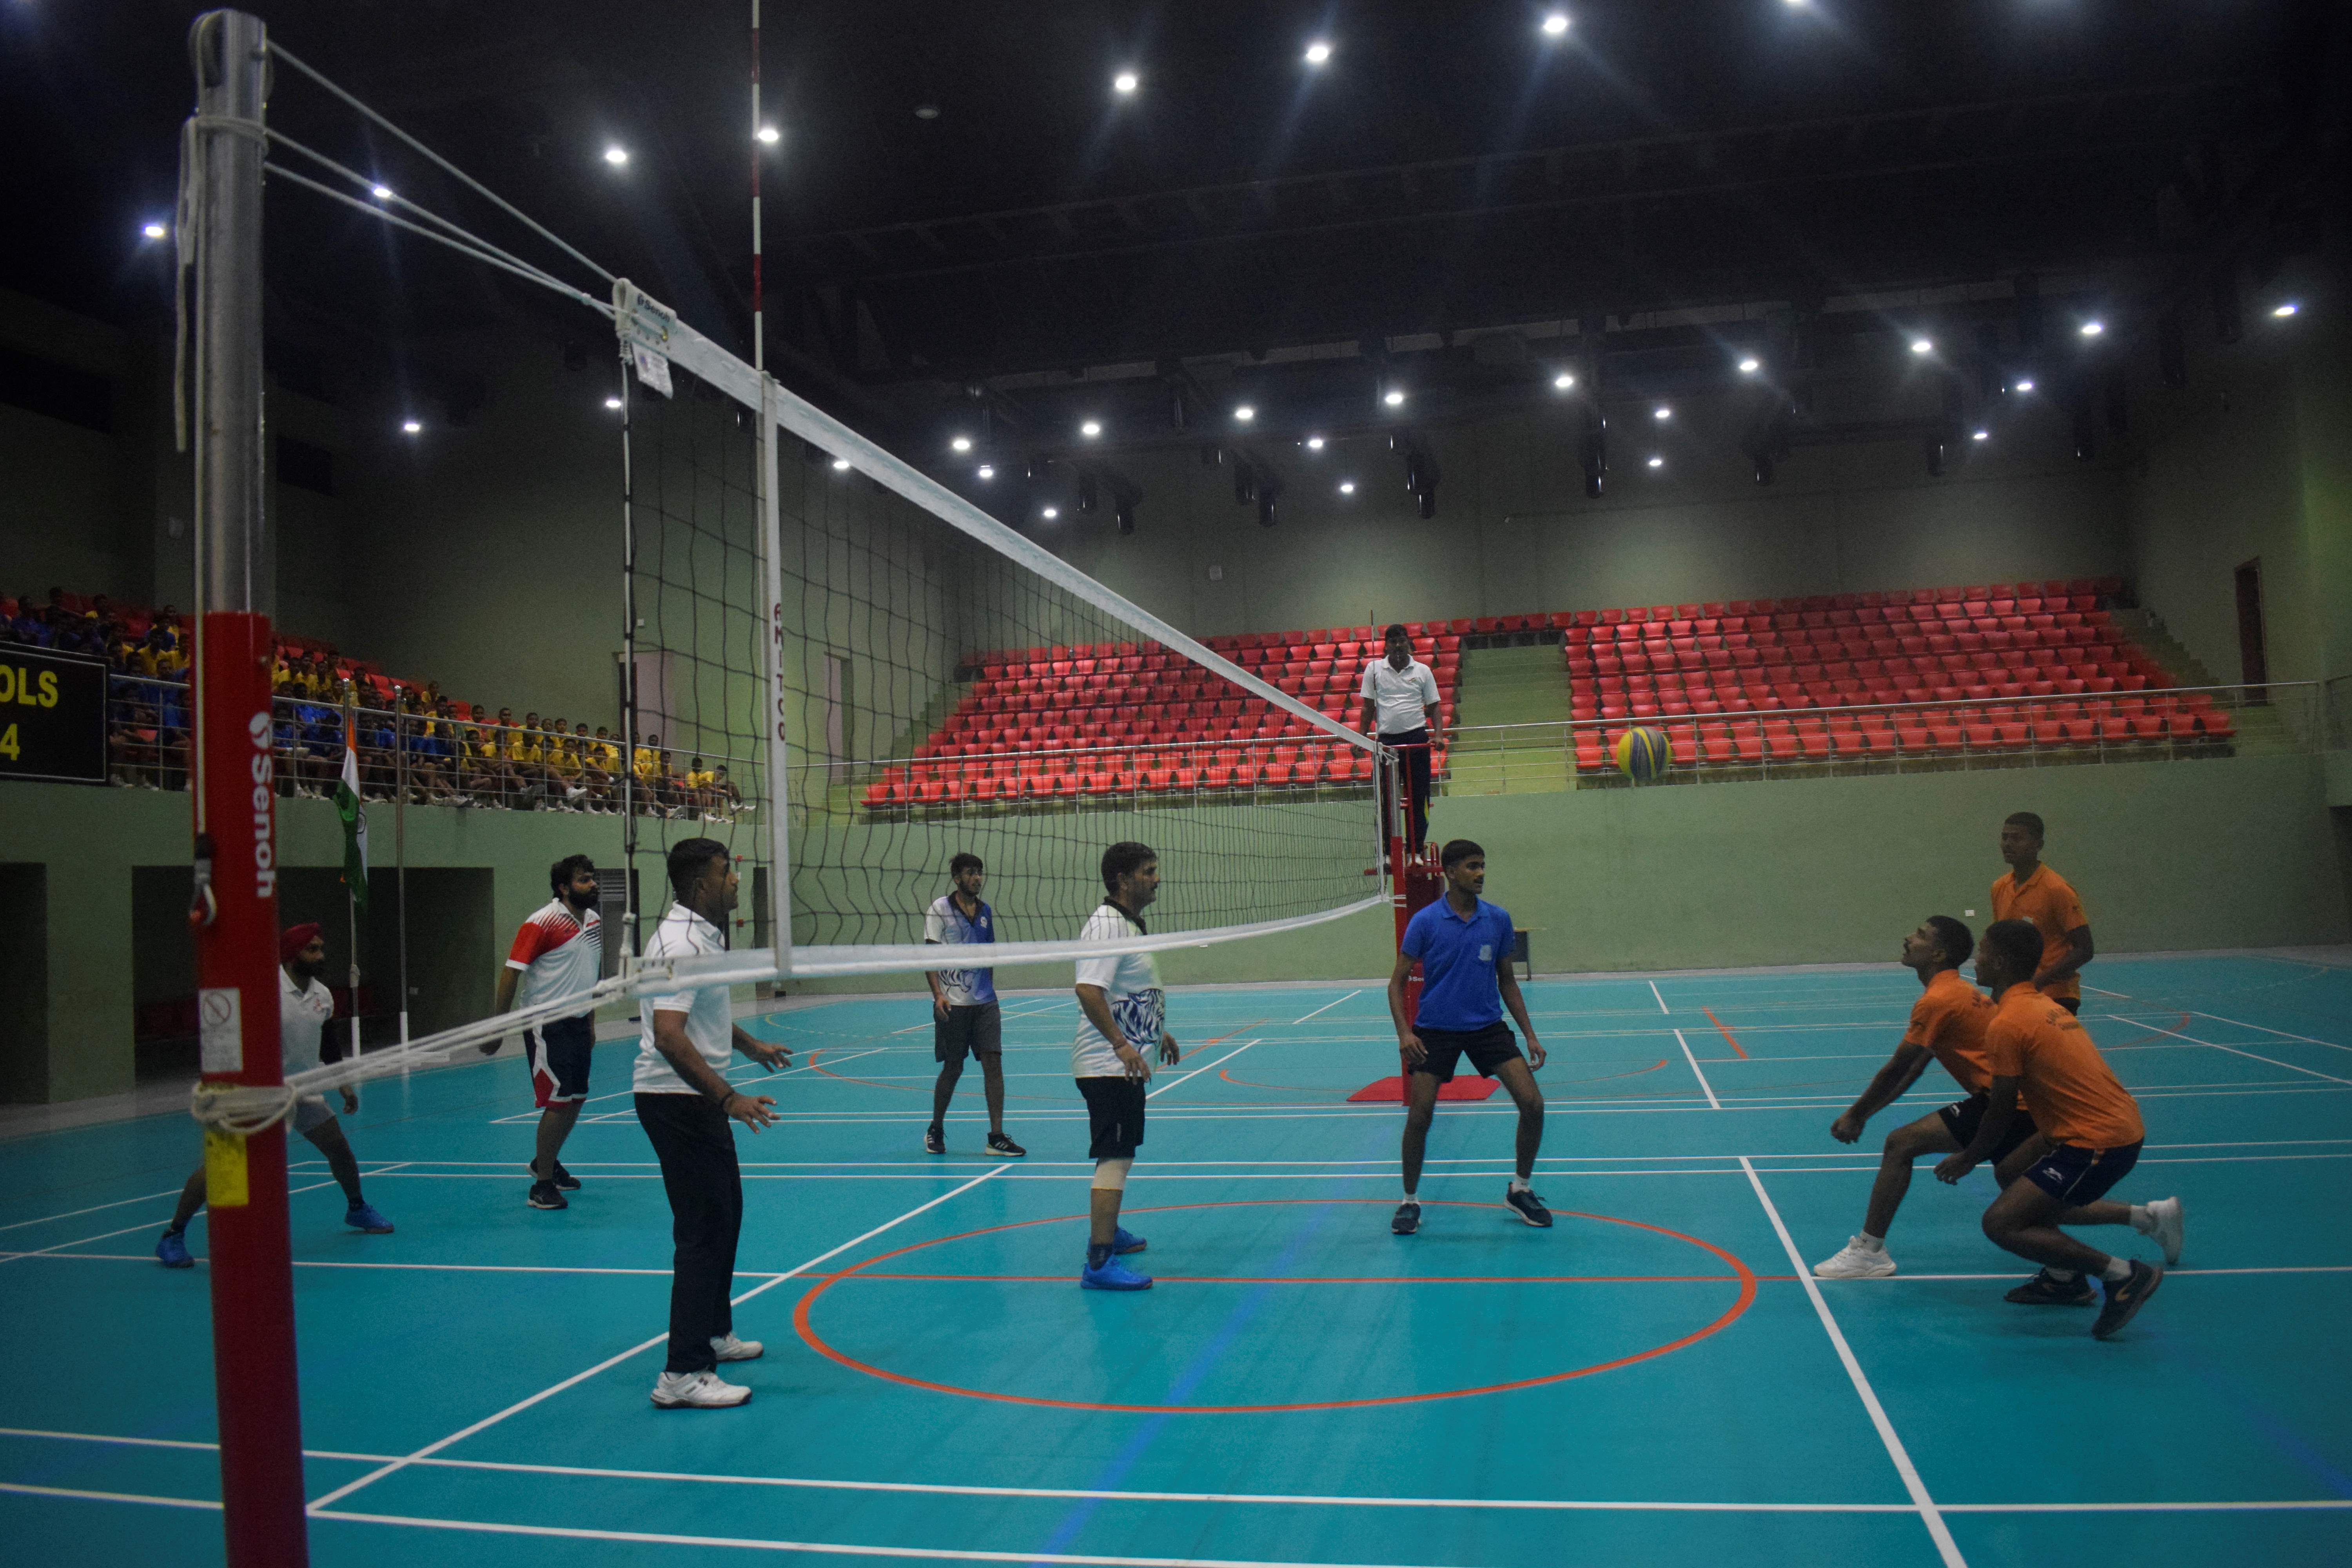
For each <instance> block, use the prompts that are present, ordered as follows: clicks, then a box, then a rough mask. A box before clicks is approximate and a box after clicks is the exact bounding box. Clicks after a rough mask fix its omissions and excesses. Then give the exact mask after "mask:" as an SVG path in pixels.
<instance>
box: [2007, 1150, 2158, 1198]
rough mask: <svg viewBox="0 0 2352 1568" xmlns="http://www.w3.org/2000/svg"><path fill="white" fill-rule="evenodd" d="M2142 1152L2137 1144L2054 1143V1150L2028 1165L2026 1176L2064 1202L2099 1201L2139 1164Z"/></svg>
mask: <svg viewBox="0 0 2352 1568" xmlns="http://www.w3.org/2000/svg"><path fill="white" fill-rule="evenodd" d="M2139 1151H2140V1146H2139V1145H2138V1144H2137V1143H2126V1144H2125V1145H2124V1146H2123V1147H2122V1148H2120V1149H2081V1148H2077V1147H2075V1146H2074V1144H2072V1143H2053V1144H2052V1145H2051V1146H2050V1152H2048V1153H2047V1154H2044V1155H2042V1158H2041V1159H2039V1160H2036V1161H2035V1162H2034V1163H2032V1164H2031V1165H2029V1166H2027V1167H2026V1169H2025V1179H2026V1180H2027V1181H2029V1182H2032V1184H2034V1185H2035V1186H2037V1187H2040V1188H2041V1189H2042V1191H2043V1192H2045V1193H2048V1194H2050V1195H2051V1196H2052V1197H2053V1198H2056V1199H2057V1200H2058V1201H2059V1202H2060V1203H2062V1204H2069V1205H2082V1204H2095V1203H2096V1202H2098V1201H2099V1200H2100V1199H2101V1198H2103V1197H2105V1196H2106V1195H2107V1189H2108V1188H2110V1187H2112V1186H2114V1185H2115V1184H2116V1183H2117V1182H2120V1181H2122V1180H2123V1179H2124V1177H2125V1175H2126V1174H2127V1173H2129V1172H2130V1170H2131V1168H2132V1167H2133V1166H2134V1165H2137V1164H2138V1163H2139Z"/></svg>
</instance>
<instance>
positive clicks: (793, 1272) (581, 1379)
mask: <svg viewBox="0 0 2352 1568" xmlns="http://www.w3.org/2000/svg"><path fill="white" fill-rule="evenodd" d="M1003 1169H1004V1167H1003V1166H1002V1165H999V1166H997V1167H996V1168H995V1169H993V1170H989V1171H983V1172H982V1173H980V1174H979V1175H977V1176H974V1177H973V1178H972V1179H971V1181H969V1182H966V1183H964V1184H961V1186H958V1187H956V1188H954V1189H953V1190H951V1191H949V1192H944V1193H941V1194H940V1195H939V1196H937V1197H935V1198H933V1199H931V1200H930V1201H929V1203H924V1204H919V1205H916V1206H915V1207H913V1208H910V1209H908V1211H907V1212H906V1213H904V1214H902V1215H898V1217H897V1218H895V1219H888V1220H885V1221H883V1222H882V1223H881V1224H880V1225H877V1226H875V1227H874V1228H873V1229H871V1230H869V1231H867V1232H866V1234H865V1235H863V1236H856V1237H851V1238H850V1239H849V1240H847V1241H845V1242H843V1243H842V1244H841V1245H840V1246H839V1247H833V1248H831V1249H830V1250H828V1251H824V1252H820V1253H818V1254H817V1255H816V1256H815V1257H814V1258H810V1259H808V1260H807V1261H806V1262H804V1263H802V1264H800V1265H798V1266H796V1267H794V1268H789V1269H787V1270H785V1271H784V1272H783V1273H782V1274H779V1275H776V1276H775V1277H773V1278H772V1279H768V1280H766V1281H765V1282H764V1283H761V1284H759V1285H755V1286H753V1287H752V1288H751V1289H749V1290H746V1291H744V1292H743V1293H742V1294H741V1295H740V1296H737V1297H735V1298H733V1299H732V1300H731V1301H730V1305H731V1306H740V1305H742V1304H743V1303H744V1302H746V1301H748V1300H751V1298H752V1297H754V1296H757V1295H760V1294H761V1293H762V1292H763V1291H767V1290H772V1289H775V1288H776V1287H777V1286H779V1285H781V1284H782V1283H783V1282H784V1281H785V1280H787V1279H793V1278H795V1277H796V1276H799V1275H803V1274H805V1273H807V1272H808V1271H809V1270H810V1269H812V1268H815V1267H816V1266H817V1265H818V1264H820V1263H824V1262H829V1261H830V1260H832V1259H833V1258H838V1257H839V1256H841V1254H843V1253H845V1252H846V1251H848V1250H849V1249H850V1248H851V1247H857V1246H860V1245H862V1244H864V1243H866V1242H868V1241H871V1240H873V1239H874V1238H875V1237H877V1236H880V1235H881V1234H882V1233H883V1232H885V1231H887V1230H891V1229H895V1228H896V1227H897V1226H901V1225H904V1224H906V1222H907V1221H908V1220H910V1219H913V1218H914V1217H915V1216H916V1215H921V1214H928V1213H929V1211H931V1210H932V1209H935V1208H937V1207H939V1206H940V1205H941V1204H943V1203H946V1202H947V1201H948V1200H949V1199H950V1198H953V1197H956V1196H959V1195H961V1194H964V1193H968V1192H970V1191H971V1189H972V1188H974V1187H976V1186H978V1185H980V1184H982V1182H985V1181H989V1180H992V1178H994V1177H995V1176H997V1175H998V1174H999V1173H1002V1172H1003ZM668 1338H669V1331H668V1330H667V1329H664V1330H663V1331H661V1332H660V1333H658V1334H656V1335H654V1336H653V1337H652V1338H650V1339H647V1340H646V1341H644V1342H640V1343H638V1344H634V1345H631V1346H630V1347H629V1348H628V1349H627V1350H625V1351H623V1352H620V1353H619V1354H617V1355H611V1356H607V1357H605V1358H604V1360H603V1361H600V1362H598V1363H596V1364H595V1365H594V1366H592V1367H590V1368H588V1369H587V1370H586V1371H585V1372H576V1373H572V1375H571V1376H570V1377H567V1378H565V1379H564V1380H563V1381H562V1382H561V1383H556V1384H550V1385H549V1386H547V1387H545V1388H542V1389H541V1390H540V1391H539V1392H538V1393H537V1394H532V1395H530V1397H529V1398H527V1399H520V1400H517V1401H516V1402H515V1403H514V1404H512V1405H508V1406H507V1407H506V1408H505V1409H504V1410H501V1411H499V1412H498V1413H497V1414H495V1415H486V1416H484V1417H483V1418H482V1419H481V1420H479V1421H477V1422H475V1423H474V1424H473V1425H472V1426H461V1427H459V1428H458V1429H457V1431H455V1432H452V1433H450V1434H449V1436H446V1437H444V1438H441V1439H440V1440H439V1441H437V1442H434V1443H428V1444H426V1445H425V1447H422V1448H419V1449H417V1450H416V1451H415V1453H413V1454H409V1455H406V1456H404V1458H400V1459H399V1460H397V1461H395V1462H394V1463H392V1464H389V1465H385V1466H384V1467H383V1468H381V1469H376V1470H373V1471H370V1472H369V1473H368V1474H366V1475H364V1476H362V1477H360V1478H359V1479H357V1480H355V1481H350V1482H346V1483H345V1484H344V1485H342V1486H340V1487H337V1488H336V1489H334V1490H332V1491H331V1492H329V1493H327V1494H326V1495H325V1496H323V1497H321V1498H320V1499H318V1500H316V1501H314V1502H311V1503H310V1504H308V1505H306V1507H307V1510H308V1511H310V1512H311V1513H313V1514H316V1513H317V1512H318V1510H321V1509H324V1508H327V1507H329V1506H330V1505H331V1504H333V1503H336V1502H340V1501H341V1500H343V1499H344V1498H347V1497H349V1496H351V1495H352V1493H353V1492H356V1491H358V1490H359V1489H361V1488H362V1487H368V1486H373V1484H375V1483H376V1482H377V1481H380V1480H382V1479H383V1478H384V1477H386V1476H389V1475H392V1474H394V1472H396V1471H399V1470H402V1469H405V1468H407V1467H408V1466H410V1465H412V1464H414V1463H415V1462H416V1461H417V1460H419V1459H425V1458H432V1457H433V1456H434V1455H436V1454H437V1453H439V1452H440V1451H441V1450H442V1449H444V1448H446V1447H449V1446H450V1445H451V1444H453V1443H461V1442H463V1441H465V1440H466V1439H467V1438H468V1437H471V1436H475V1435H476V1434H478V1433H480V1432H484V1431H487V1430H488V1429H489V1428H490V1427H492V1426H497V1425H498V1424H499V1422H501V1421H504V1420H505V1419H506V1418H507V1417H508V1416H509V1415H520V1414H521V1413H522V1412H523V1411H525V1410H528V1409H530V1407H531V1406H532V1405H537V1404H539V1403H541V1401H542V1400H547V1399H551V1398H553V1397H554V1396H555V1395H557V1394H562V1393H563V1392H564V1391H565V1390H567V1389H570V1388H572V1387H575V1386H577V1385H578V1384H583V1383H585V1382H587V1381H588V1380H589V1379H590V1378H592V1377H594V1376H596V1375H597V1374H598V1373H602V1372H604V1371H606V1370H608V1369H609V1368H612V1367H615V1366H618V1365H620V1364H621V1363H623V1362H625V1361H627V1360H629V1359H631V1358H632V1357H635V1356H637V1355H642V1354H643V1353H644V1352H646V1351H649V1350H651V1349H652V1348H653V1347H654V1346H656V1345H657V1344H661V1343H664V1342H667V1340H668Z"/></svg>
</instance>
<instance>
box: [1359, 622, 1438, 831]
mask: <svg viewBox="0 0 2352 1568" xmlns="http://www.w3.org/2000/svg"><path fill="white" fill-rule="evenodd" d="M1382 645H1383V646H1382V649H1381V657H1380V658H1376V659H1374V660H1372V661H1371V662H1370V664H1367V665H1366V666H1364V681H1363V686H1362V688H1361V695H1362V697H1363V699H1364V732H1365V733H1366V734H1369V735H1372V736H1375V737H1377V738H1378V739H1379V741H1380V742H1381V745H1383V746H1389V747H1393V748H1394V749H1395V751H1396V753H1397V761H1398V762H1399V763H1401V764H1402V766H1403V768H1404V776H1405V799H1406V809H1405V827H1404V839H1405V853H1407V854H1409V855H1417V854H1419V853H1420V852H1421V846H1422V841H1423V839H1425V838H1427V837H1429V731H1430V726H1431V725H1433V724H1434V723H1435V722H1436V721H1437V677H1435V676H1434V675H1432V674H1431V673H1430V672H1429V666H1427V665H1425V664H1423V663H1422V662H1421V660H1419V659H1417V658H1413V657H1412V638H1411V637H1407V636H1406V635H1405V629H1404V627H1403V626H1391V627H1390V628H1389V629H1388V633H1387V635H1386V637H1384V638H1383V639H1382ZM1390 798H1391V796H1390V791H1389V784H1388V776H1387V774H1386V773H1382V774H1381V821H1383V822H1386V821H1389V820H1390V815H1389V814H1390V809H1391V807H1390V804H1389V803H1390Z"/></svg>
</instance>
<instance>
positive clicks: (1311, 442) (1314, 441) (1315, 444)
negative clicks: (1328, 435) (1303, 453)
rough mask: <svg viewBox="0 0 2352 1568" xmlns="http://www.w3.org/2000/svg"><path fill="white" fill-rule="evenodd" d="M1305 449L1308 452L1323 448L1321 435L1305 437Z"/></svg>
mask: <svg viewBox="0 0 2352 1568" xmlns="http://www.w3.org/2000/svg"><path fill="white" fill-rule="evenodd" d="M1322 449H1323V437H1320V436H1309V437H1307V450H1308V451H1310V452H1319V451H1321V450H1322Z"/></svg>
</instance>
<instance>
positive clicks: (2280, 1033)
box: [2189, 1011, 2352, 1051]
mask: <svg viewBox="0 0 2352 1568" xmlns="http://www.w3.org/2000/svg"><path fill="white" fill-rule="evenodd" d="M2189 1016H2190V1017H2192V1018H2210V1019H2212V1020H2213V1021H2214V1022H2215V1023H2217V1024H2231V1025H2234V1026H2237V1027H2238V1028H2241V1029H2260V1030H2261V1031H2262V1032H2263V1034H2265V1035H2276V1036H2277V1037H2279V1038H2281V1039H2283V1040H2299V1041H2301V1042H2302V1043H2303V1044H2305V1045H2306V1046H2326V1047H2327V1048H2328V1049H2329V1050H2331V1051H2352V1046H2339V1045H2337V1044H2336V1042H2335V1041H2334V1040H2322V1039H2315V1038H2314V1037H2311V1036H2309V1035H2297V1034H2292V1033H2290V1032H2289V1031H2287V1030H2285V1029H2273V1028H2272V1027H2271V1026H2269V1025H2268V1024H2249V1023H2247V1022H2246V1021H2245V1020H2244V1019H2242V1018H2224V1017H2223V1016H2221V1014H2219V1013H2200V1012H2195V1011H2191V1012H2190V1014H2189Z"/></svg>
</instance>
